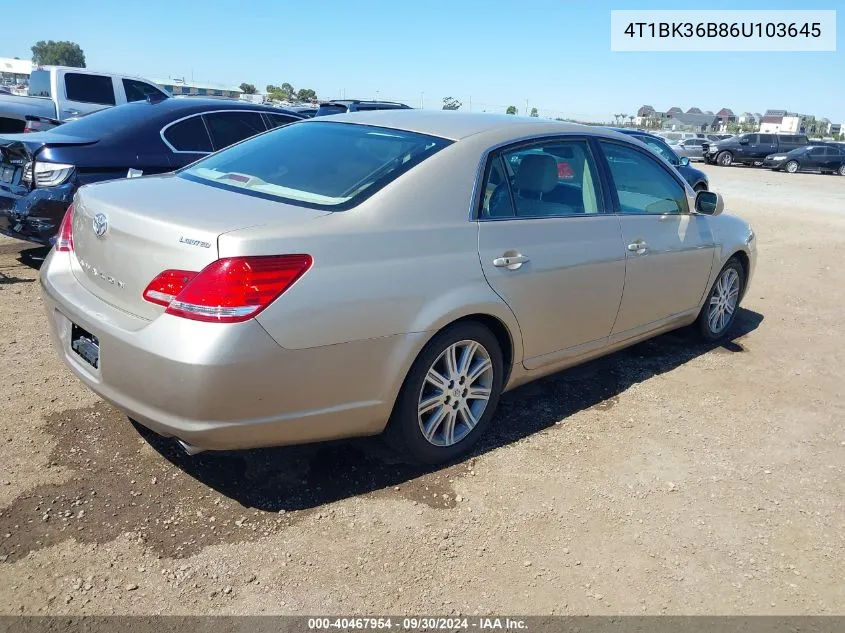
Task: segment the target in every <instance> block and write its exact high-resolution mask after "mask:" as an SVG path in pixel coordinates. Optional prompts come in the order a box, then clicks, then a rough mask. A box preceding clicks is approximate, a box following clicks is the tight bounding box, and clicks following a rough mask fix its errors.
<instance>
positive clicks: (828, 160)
mask: <svg viewBox="0 0 845 633" xmlns="http://www.w3.org/2000/svg"><path fill="white" fill-rule="evenodd" d="M825 154H826V157H825V165H826V166H825V169H828V170H830V171H836V170H837V169H839V168H840V167H841V166H842V163H843V161H845V154H843V153H842V151H841V150H839V149H838V148H836V147H828V148H826V149H825Z"/></svg>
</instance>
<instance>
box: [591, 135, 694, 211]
mask: <svg viewBox="0 0 845 633" xmlns="http://www.w3.org/2000/svg"><path fill="white" fill-rule="evenodd" d="M599 143H600V144H601V147H602V149H603V150H604V155H605V157H606V158H607V163H608V165H609V166H610V175H611V176H612V177H613V184H614V186H615V187H616V193H617V196H618V198H619V207H620V210H621V211H622V213H631V214H643V213H645V214H658V215H664V214H674V213H684V212H686V211H687V210H688V205H687V199H686V193H685V191H684V188H683V186H682V185H681V184H680V183H679V182H678V181H676V180H675V179H674V178H672V176H670V175H669V172H668V171H666V170H665V169H663V167H662V166H661V165H660V164H659V163H658V162H657V161H656V160H654V159H653V158H651V157H650V156H646V155H645V154H644V153H642V152H638V151H637V150H635V149H634V148H632V147H626V146H623V145H618V144H616V143H609V142H607V141H599Z"/></svg>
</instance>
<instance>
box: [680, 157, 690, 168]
mask: <svg viewBox="0 0 845 633" xmlns="http://www.w3.org/2000/svg"><path fill="white" fill-rule="evenodd" d="M678 164H679V165H680V166H681V167H686V166H687V165H689V158H687V157H686V156H681V160H680V161H679V162H678Z"/></svg>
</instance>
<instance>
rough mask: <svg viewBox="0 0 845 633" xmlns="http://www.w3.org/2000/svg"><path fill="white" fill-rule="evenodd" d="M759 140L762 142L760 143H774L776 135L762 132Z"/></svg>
mask: <svg viewBox="0 0 845 633" xmlns="http://www.w3.org/2000/svg"><path fill="white" fill-rule="evenodd" d="M759 142H760V143H762V144H766V143H774V142H775V137H774V135H772V134H761V135H760V141H759Z"/></svg>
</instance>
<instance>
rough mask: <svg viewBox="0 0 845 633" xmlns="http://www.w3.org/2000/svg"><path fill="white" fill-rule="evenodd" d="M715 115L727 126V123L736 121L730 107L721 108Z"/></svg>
mask: <svg viewBox="0 0 845 633" xmlns="http://www.w3.org/2000/svg"><path fill="white" fill-rule="evenodd" d="M716 117H717V118H718V119H719V122H720V123H721V124H722V125H723V126H727V125H728V124H729V123H736V115H735V114H734V113H733V110H731V109H730V108H722V109H721V110H719V111H718V112H717V113H716Z"/></svg>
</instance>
